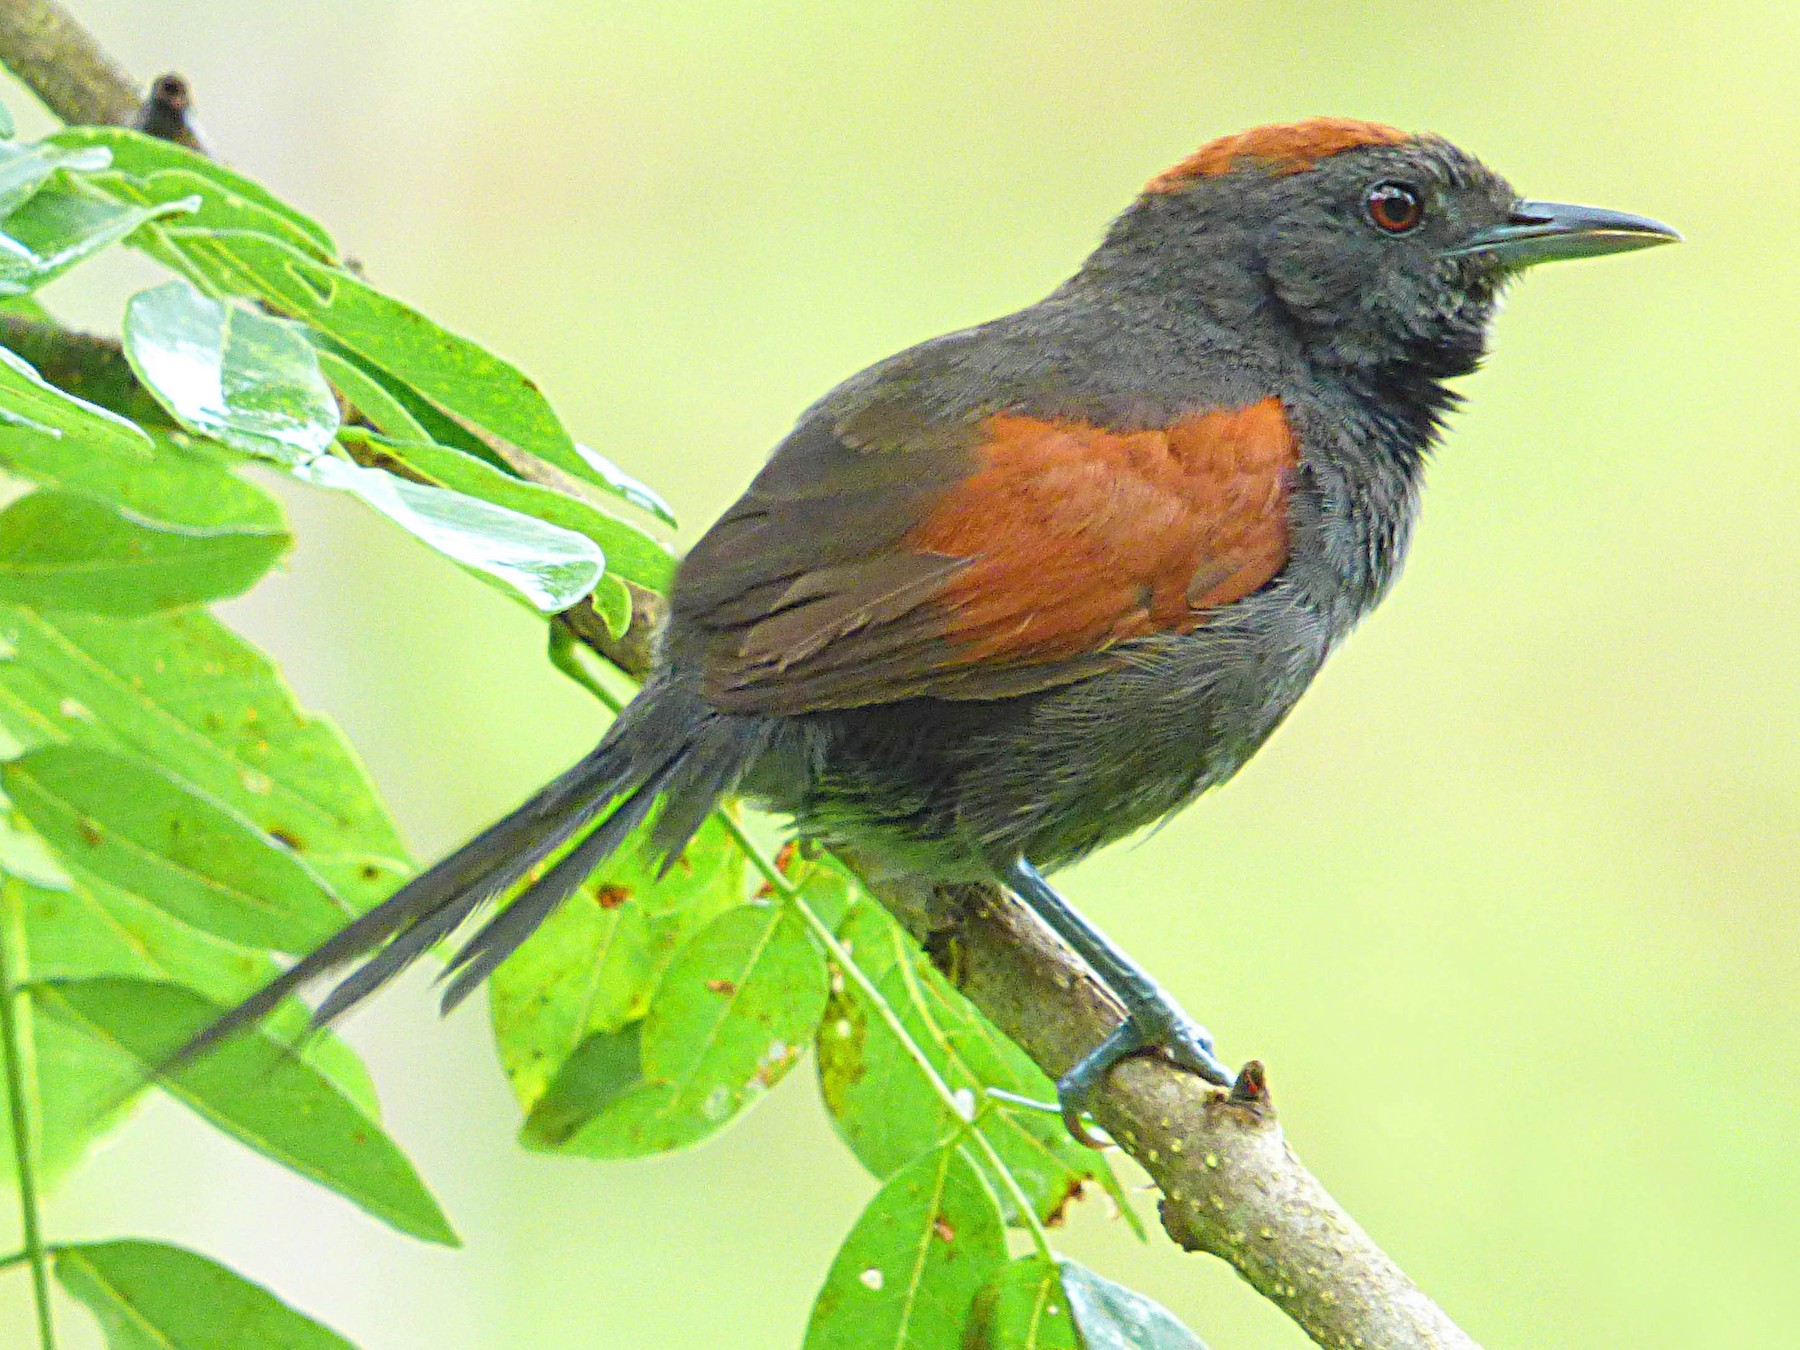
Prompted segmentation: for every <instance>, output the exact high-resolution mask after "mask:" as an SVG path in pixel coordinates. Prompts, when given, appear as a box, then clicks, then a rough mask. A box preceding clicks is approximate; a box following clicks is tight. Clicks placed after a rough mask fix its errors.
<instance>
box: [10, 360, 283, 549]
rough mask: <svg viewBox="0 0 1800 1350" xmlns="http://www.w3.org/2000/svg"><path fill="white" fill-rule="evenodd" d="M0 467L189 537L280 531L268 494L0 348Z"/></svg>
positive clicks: (278, 517)
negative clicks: (73, 391) (64, 387)
mask: <svg viewBox="0 0 1800 1350" xmlns="http://www.w3.org/2000/svg"><path fill="white" fill-rule="evenodd" d="M0 469H5V470H6V471H8V472H10V473H13V474H16V475H17V476H19V477H21V478H28V479H30V480H32V481H33V482H35V483H40V484H43V485H44V486H46V487H53V488H59V489H61V490H63V491H65V492H72V493H76V494H78V495H80V496H84V497H92V498H94V499H96V500H98V501H103V502H109V503H111V504H113V505H114V506H117V507H119V508H120V509H121V511H122V512H124V514H126V515H127V516H129V517H130V518H131V519H133V520H137V521H141V522H144V523H147V524H152V525H173V526H179V527H182V528H184V529H187V530H191V531H195V532H198V533H210V532H213V531H220V532H226V533H252V534H253V533H265V534H279V533H281V532H282V530H283V528H284V524H283V520H282V516H281V508H280V507H279V506H278V505H276V503H275V500H274V499H273V498H272V497H270V496H269V495H268V494H267V493H265V492H263V491H261V490H260V489H258V488H256V487H254V486H252V485H251V484H249V483H246V482H244V481H243V480H242V479H240V478H237V477H235V476H233V475H232V474H231V473H230V472H229V471H228V470H227V469H226V468H225V467H224V466H223V465H220V464H219V463H217V462H216V461H213V460H210V459H207V458H205V457H203V456H201V455H197V454H195V453H194V452H193V451H191V450H189V449H187V448H186V447H185V446H183V445H181V444H179V443H178V442H176V441H175V440H174V439H173V438H172V437H170V436H168V435H167V434H163V433H160V432H159V433H158V434H157V435H155V436H154V437H153V436H151V435H147V434H146V433H145V432H144V430H143V429H142V428H140V427H139V426H138V425H137V424H136V423H135V422H129V421H127V420H126V419H124V418H123V417H120V416H118V415H117V414H115V413H112V412H109V411H107V410H106V409H105V408H102V407H99V406H97V405H95V404H92V403H88V402H86V401H84V400H82V399H79V398H76V397H75V396H74V395H73V394H66V393H64V392H63V391H62V390H60V389H58V388H57V387H56V386H55V385H53V384H50V383H49V382H47V381H46V380H45V379H44V378H43V377H42V376H41V375H39V374H38V373H37V371H35V370H33V369H32V368H31V366H30V365H29V364H28V363H27V362H25V361H23V360H21V359H20V358H19V357H18V356H15V355H14V354H13V353H12V352H10V351H7V350H6V349H5V348H4V347H0Z"/></svg>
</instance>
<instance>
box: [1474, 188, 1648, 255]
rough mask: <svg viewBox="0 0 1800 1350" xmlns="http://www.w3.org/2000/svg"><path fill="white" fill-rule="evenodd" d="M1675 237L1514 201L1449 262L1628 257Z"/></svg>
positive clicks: (1640, 222) (1571, 209)
mask: <svg viewBox="0 0 1800 1350" xmlns="http://www.w3.org/2000/svg"><path fill="white" fill-rule="evenodd" d="M1680 238H1681V235H1680V234H1679V233H1677V232H1676V231H1675V230H1673V229H1671V228H1670V227H1669V226H1667V225H1664V224H1663V223H1662V222H1661V221H1660V220H1651V219H1650V218H1649V217H1648V216H1633V215H1627V214H1626V213H1625V212H1623V211H1608V210H1605V209H1604V208H1602V207H1598V206H1570V205H1568V204H1566V203H1564V202H1523V201H1522V202H1514V203H1513V208H1512V212H1511V214H1510V215H1508V216H1507V218H1506V220H1505V221H1504V222H1503V223H1501V224H1499V225H1493V226H1489V227H1488V228H1487V229H1484V230H1479V231H1477V232H1476V233H1475V234H1473V235H1471V236H1470V237H1469V238H1468V239H1467V240H1465V241H1464V242H1463V243H1461V244H1458V245H1457V246H1456V247H1454V248H1449V249H1445V250H1444V256H1446V257H1450V258H1460V257H1465V256H1467V255H1469V254H1471V253H1480V254H1485V255H1486V256H1488V257H1490V258H1497V259H1499V260H1500V261H1501V262H1502V263H1504V264H1505V265H1506V266H1508V267H1530V266H1531V265H1532V264H1534V263H1541V262H1555V261H1557V260H1558V259H1561V258H1595V257H1599V256H1600V255H1601V254H1603V253H1629V252H1630V251H1631V250H1632V249H1638V248H1652V247H1654V246H1655V245H1657V244H1673V243H1675V242H1676V241H1677V240H1679V239H1680Z"/></svg>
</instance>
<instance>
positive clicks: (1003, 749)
mask: <svg viewBox="0 0 1800 1350" xmlns="http://www.w3.org/2000/svg"><path fill="white" fill-rule="evenodd" d="M1333 636H1334V635H1333V634H1331V633H1330V632H1329V631H1328V629H1327V626H1326V625H1325V624H1324V623H1323V621H1320V620H1317V619H1316V618H1314V617H1313V616H1312V614H1311V612H1310V611H1308V610H1306V609H1304V608H1303V607H1300V606H1297V605H1295V604H1293V603H1291V602H1290V601H1289V600H1288V599H1287V598H1285V592H1284V590H1283V589H1282V588H1280V587H1276V588H1271V590H1270V591H1266V592H1264V593H1262V594H1261V595H1259V596H1256V597H1251V598H1250V599H1249V600H1247V601H1242V602H1239V604H1238V605H1235V606H1233V607H1232V609H1231V610H1230V611H1227V612H1226V613H1225V614H1224V615H1221V617H1220V619H1219V620H1218V621H1216V622H1214V623H1212V624H1209V625H1206V626H1203V627H1202V628H1200V629H1199V630H1196V631H1195V632H1194V633H1190V634H1186V635H1183V636H1179V637H1176V636H1164V637H1158V638H1151V639H1145V640H1143V641H1141V642H1138V643H1133V644H1129V645H1128V646H1126V647H1124V648H1122V649H1121V651H1122V652H1123V653H1124V654H1125V655H1127V656H1128V658H1129V662H1128V664H1127V665H1125V666H1124V667H1123V668H1121V669H1119V670H1117V671H1113V672H1109V673H1106V674H1102V675H1098V676H1094V677H1091V678H1089V679H1086V680H1082V681H1080V682H1078V683H1075V684H1070V685H1066V686H1062V687H1060V688H1056V689H1050V690H1045V691H1042V692H1039V693H1034V694H1030V695H1026V696H1023V697H1018V698H1011V699H1001V700H990V701H968V702H953V701H946V700H935V699H919V700H913V701H910V702H906V703H899V704H892V705H885V706H881V707H874V708H861V709H853V710H849V711H846V712H841V713H830V714H821V715H815V716H812V717H808V718H803V719H794V726H793V734H792V735H790V736H787V737H783V738H782V739H783V740H784V741H786V742H787V744H786V746H785V748H784V749H783V750H780V751H777V753H776V754H775V755H774V756H772V757H771V762H770V763H769V764H768V765H767V766H765V769H764V771H763V772H759V773H757V774H755V775H753V779H752V781H751V783H750V784H749V785H748V786H749V789H750V791H751V792H752V793H755V794H757V795H761V796H763V797H764V798H765V799H767V800H770V801H772V802H773V803H775V804H776V805H779V806H780V807H782V808H783V809H785V810H789V811H791V812H793V814H794V815H795V816H796V817H797V818H798V820H799V822H800V824H801V827H802V828H803V829H804V830H806V831H807V832H809V833H812V834H814V835H816V836H819V837H822V838H825V839H829V840H836V841H838V842H844V843H849V844H852V845H854V846H856V847H857V848H859V849H861V850H863V851H864V852H869V851H873V852H876V853H878V854H882V855H885V856H888V857H890V858H892V859H893V861H894V862H895V863H896V865H900V866H904V867H906V868H907V869H909V870H913V871H920V872H925V873H927V874H929V875H933V876H936V877H938V878H941V879H946V880H950V879H962V878H967V877H974V876H981V875H987V874H989V873H990V870H991V869H992V868H993V867H995V866H997V865H1003V864H1004V863H1006V862H1009V861H1010V860H1011V859H1013V858H1015V857H1018V856H1021V855H1022V856H1025V857H1028V858H1030V859H1031V860H1032V861H1033V862H1034V863H1036V864H1037V865H1038V866H1040V867H1043V868H1053V867H1057V866H1061V865H1063V864H1065V863H1068V862H1072V861H1074V860H1075V859H1077V858H1079V857H1081V856H1082V855H1083V854H1086V853H1088V852H1090V851H1092V850H1093V849H1095V848H1098V847H1100V846H1101V845H1103V844H1106V843H1108V842H1110V841H1112V840H1114V839H1118V838H1120V837H1122V836H1124V835H1126V834H1130V833H1132V832H1133V831H1135V830H1138V829H1141V828H1143V827H1144V826H1147V825H1150V824H1152V823H1154V822H1156V821H1157V820H1160V819H1161V818H1162V817H1164V816H1166V815H1168V814H1169V813H1170V812H1171V811H1174V810H1176V809H1178V808H1179V807H1181V806H1183V805H1185V804H1186V803H1187V802H1189V801H1191V800H1192V799H1193V798H1194V797H1195V796H1196V795H1198V794H1199V793H1201V792H1203V791H1205V790H1206V789H1207V788H1209V787H1213V786H1215V785H1217V784H1219V783H1222V782H1223V781H1225V780H1226V779H1227V778H1229V777H1231V775H1232V774H1234V773H1235V772H1237V770H1238V769H1239V768H1241V767H1242V766H1243V764H1244V762H1245V761H1246V760H1247V759H1249V757H1250V756H1251V755H1252V754H1253V753H1254V752H1255V751H1256V749H1257V748H1258V747H1259V746H1261V745H1262V743H1263V742H1264V741H1265V740H1266V739H1267V738H1268V737H1269V735H1270V733H1271V732H1273V731H1274V729H1275V728H1276V726H1277V725H1279V724H1280V722H1281V720H1282V718H1283V717H1285V716H1286V715H1287V713H1288V711H1289V710H1290V709H1291V708H1292V707H1293V705H1294V703H1295V702H1296V701H1297V699H1298V698H1299V696H1300V694H1301V693H1302V692H1303V691H1304V690H1305V688H1306V686H1307V684H1308V683H1310V682H1311V680H1312V677H1313V675H1314V674H1316V673H1317V671H1318V668H1319V665H1320V663H1321V662H1322V661H1323V659H1324V657H1325V654H1326V651H1327V650H1328V648H1329V646H1330V645H1331V641H1332V637H1333Z"/></svg>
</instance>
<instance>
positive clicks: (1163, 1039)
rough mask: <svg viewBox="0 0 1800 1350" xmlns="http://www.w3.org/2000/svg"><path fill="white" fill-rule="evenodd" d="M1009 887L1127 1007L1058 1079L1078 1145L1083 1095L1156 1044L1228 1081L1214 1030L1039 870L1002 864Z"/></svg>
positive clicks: (1087, 1139)
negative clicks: (1115, 1068)
mask: <svg viewBox="0 0 1800 1350" xmlns="http://www.w3.org/2000/svg"><path fill="white" fill-rule="evenodd" d="M1005 881H1006V884H1007V886H1008V888H1009V889H1010V890H1011V891H1012V892H1013V894H1014V895H1016V896H1018V897H1019V899H1020V900H1022V901H1024V902H1025V905H1026V907H1027V908H1028V909H1030V910H1031V912H1032V913H1033V914H1035V915H1037V916H1038V918H1040V919H1042V920H1043V921H1044V923H1045V924H1047V925H1048V926H1049V928H1050V931H1051V932H1053V933H1055V934H1056V935H1057V936H1058V937H1059V938H1061V939H1062V940H1063V941H1064V942H1066V943H1068V945H1069V946H1070V947H1071V948H1072V949H1073V950H1074V952H1075V954H1076V955H1077V956H1079V957H1080V958H1081V959H1082V960H1083V961H1085V962H1087V964H1088V967H1089V968H1090V969H1091V970H1092V971H1093V972H1094V974H1095V975H1097V976H1099V978H1100V982H1101V983H1102V984H1104V985H1105V986H1106V987H1107V988H1108V989H1109V990H1111V991H1112V993H1113V995H1114V997H1116V998H1117V999H1118V1000H1119V1002H1120V1003H1122V1004H1124V1005H1125V1020H1124V1021H1123V1022H1121V1023H1120V1024H1119V1025H1118V1026H1116V1027H1114V1028H1113V1030H1112V1033H1111V1034H1110V1035H1108V1036H1107V1038H1106V1039H1105V1040H1103V1041H1101V1042H1100V1044H1099V1045H1097V1046H1095V1047H1094V1048H1093V1049H1092V1050H1090V1051H1088V1053H1087V1054H1086V1055H1084V1056H1082V1058H1081V1061H1080V1062H1079V1063H1077V1064H1076V1065H1075V1067H1074V1068H1072V1069H1070V1070H1069V1071H1068V1072H1067V1073H1065V1074H1064V1075H1063V1076H1062V1077H1061V1079H1059V1080H1058V1081H1057V1084H1056V1100H1057V1105H1058V1106H1060V1107H1061V1108H1062V1117H1063V1122H1064V1123H1065V1124H1066V1125H1068V1127H1069V1133H1070V1134H1072V1135H1074V1136H1075V1137H1076V1138H1077V1139H1079V1140H1081V1141H1082V1142H1083V1143H1087V1144H1091V1143H1093V1142H1094V1141H1093V1139H1092V1138H1091V1136H1090V1135H1089V1134H1088V1132H1087V1130H1086V1129H1085V1128H1084V1127H1083V1125H1082V1123H1081V1113H1082V1111H1083V1110H1084V1109H1085V1108H1086V1106H1087V1100H1088V1097H1089V1096H1090V1095H1091V1094H1092V1092H1093V1090H1094V1088H1095V1087H1097V1086H1098V1085H1099V1083H1100V1080H1101V1079H1102V1078H1104V1077H1105V1076H1106V1072H1107V1070H1108V1069H1110V1068H1112V1066H1113V1065H1115V1064H1117V1063H1118V1062H1119V1061H1120V1060H1122V1059H1125V1058H1126V1057H1128V1056H1130V1055H1135V1054H1137V1053H1138V1052H1139V1051H1140V1050H1149V1049H1157V1048H1160V1049H1162V1050H1164V1051H1166V1052H1167V1053H1168V1055H1169V1057H1170V1058H1171V1059H1173V1060H1174V1061H1175V1063H1177V1064H1179V1065H1180V1066H1181V1067H1182V1068H1184V1069H1191V1070H1193V1071H1194V1072H1195V1073H1197V1074H1199V1075H1200V1076H1201V1077H1202V1078H1204V1079H1206V1081H1207V1082H1209V1083H1218V1084H1220V1085H1226V1084H1229V1083H1230V1082H1231V1081H1232V1079H1233V1077H1234V1075H1233V1074H1232V1072H1231V1070H1229V1069H1227V1068H1226V1067H1225V1066H1224V1064H1222V1063H1220V1061H1219V1057H1218V1056H1217V1055H1215V1054H1214V1053H1213V1040H1212V1035H1211V1033H1209V1032H1208V1031H1207V1030H1206V1028H1205V1027H1203V1026H1201V1025H1200V1024H1199V1023H1198V1022H1196V1021H1194V1019H1193V1018H1191V1017H1189V1016H1188V1015H1187V1014H1186V1013H1185V1012H1183V1011H1182V1010H1181V1008H1180V1006H1179V1005H1178V1004H1177V1003H1176V1002H1175V1001H1174V1000H1173V999H1171V998H1170V997H1169V996H1168V995H1167V994H1165V993H1164V992H1163V991H1162V989H1161V988H1160V987H1159V986H1158V985H1157V983H1156V981H1155V980H1153V979H1151V978H1150V976H1149V974H1148V973H1146V972H1145V970H1144V968H1143V967H1142V966H1140V965H1138V964H1137V962H1135V961H1133V960H1132V959H1131V958H1130V957H1129V956H1127V955H1126V954H1125V953H1124V952H1122V951H1120V950H1119V949H1118V948H1117V947H1115V946H1114V945H1113V944H1112V942H1111V941H1109V940H1108V939H1107V936H1106V934H1104V933H1102V932H1101V931H1100V930H1099V929H1098V928H1096V927H1094V925H1093V924H1091V923H1089V922H1088V921H1087V919H1085V918H1083V917H1082V915H1081V913H1080V912H1079V911H1078V910H1077V909H1076V908H1075V907H1074V906H1073V905H1071V904H1070V903H1069V902H1068V901H1067V900H1065V899H1063V898H1062V896H1060V895H1058V894H1057V892H1056V890H1055V889H1054V888H1053V887H1052V886H1051V885H1050V883H1049V882H1047V881H1045V880H1044V876H1043V873H1041V872H1039V871H1038V870H1037V868H1035V867H1033V866H1032V865H1031V863H1030V862H1029V861H1027V860H1026V859H1024V858H1020V859H1019V860H1018V861H1017V862H1015V863H1013V865H1012V866H1011V867H1010V868H1008V869H1007V871H1006V876H1005Z"/></svg>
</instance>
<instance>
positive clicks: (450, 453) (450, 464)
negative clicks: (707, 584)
mask: <svg viewBox="0 0 1800 1350" xmlns="http://www.w3.org/2000/svg"><path fill="white" fill-rule="evenodd" d="M342 438H343V439H344V440H345V441H346V442H348V443H350V444H352V445H355V446H359V447H361V448H362V449H363V450H364V451H365V452H366V453H370V454H377V455H380V456H383V457H385V458H389V459H392V460H393V461H395V462H396V463H399V464H403V465H405V466H406V467H407V468H408V469H410V470H411V471H412V472H413V473H415V474H417V475H419V476H420V477H422V478H424V479H426V480H427V481H429V482H431V483H435V484H436V485H437V486H439V487H443V488H448V489H450V490H452V491H455V492H460V493H463V494H464V495H466V496H470V497H479V498H481V499H482V500H483V501H489V502H493V503H494V504H495V505H497V506H503V507H506V508H508V509H509V510H513V511H519V512H523V513H524V514H525V515H528V516H534V517H536V518H537V519H539V520H544V521H548V522H550V523H551V524H552V525H560V526H561V527H562V528H564V529H566V530H573V531H575V532H576V533H578V534H584V535H586V536H587V537H588V538H589V539H592V540H593V541H594V542H595V543H596V544H598V545H599V546H600V549H601V551H602V552H603V553H604V554H605V557H606V570H607V571H608V572H609V573H614V574H616V575H618V576H622V577H624V578H626V579H627V580H630V581H635V582H637V584H638V585H640V586H646V587H648V588H649V589H651V590H653V591H666V590H667V589H668V588H669V583H670V582H671V581H673V580H674V578H675V555H674V554H673V553H672V552H670V550H669V549H668V547H667V546H666V545H664V544H663V543H661V542H660V541H659V540H657V539H656V538H655V536H653V535H651V534H649V533H648V532H647V531H645V530H642V529H640V528H638V527H637V526H636V525H633V524H631V523H630V522H628V521H625V520H621V519H620V518H619V517H617V516H612V515H608V514H607V513H606V512H605V511H602V510H601V509H600V508H598V507H596V506H594V505H591V504H590V503H588V502H585V501H582V500H580V499H579V498H576V497H571V496H568V495H566V494H564V493H561V492H558V491H556V490H555V489H554V488H548V487H542V486H539V485H538V484H536V483H527V482H526V481H525V480H524V479H522V478H514V477H513V476H512V475H511V474H509V473H506V472H504V471H502V470H500V469H496V468H495V467H494V466H493V465H491V464H489V463H487V462H486V461H484V460H479V459H476V458H475V457H474V456H473V455H468V454H465V453H463V452H462V451H461V450H457V449H454V448H452V447H450V446H447V445H439V444H437V443H436V442H434V441H412V440H400V439H396V438H393V437H385V436H375V435H372V434H370V433H369V432H366V431H363V430H361V429H359V428H356V427H346V428H345V429H344V431H343V433H342Z"/></svg>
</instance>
